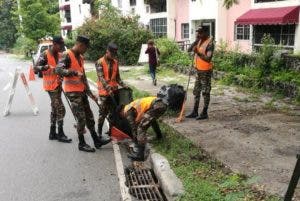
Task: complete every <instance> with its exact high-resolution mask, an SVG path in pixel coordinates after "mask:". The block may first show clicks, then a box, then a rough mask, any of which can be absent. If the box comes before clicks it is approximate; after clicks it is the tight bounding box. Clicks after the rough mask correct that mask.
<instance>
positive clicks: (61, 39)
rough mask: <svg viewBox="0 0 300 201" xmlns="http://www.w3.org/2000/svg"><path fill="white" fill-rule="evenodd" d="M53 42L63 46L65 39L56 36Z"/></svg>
mask: <svg viewBox="0 0 300 201" xmlns="http://www.w3.org/2000/svg"><path fill="white" fill-rule="evenodd" d="M52 42H53V43H57V44H60V45H63V44H64V39H63V38H62V37H61V36H54V37H53V40H52Z"/></svg>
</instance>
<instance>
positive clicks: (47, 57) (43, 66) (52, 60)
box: [34, 36, 72, 143]
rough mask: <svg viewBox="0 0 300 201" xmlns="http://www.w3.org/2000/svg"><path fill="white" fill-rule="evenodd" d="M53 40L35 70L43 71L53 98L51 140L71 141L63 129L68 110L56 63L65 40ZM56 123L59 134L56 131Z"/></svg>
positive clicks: (44, 79) (56, 38) (44, 82)
mask: <svg viewBox="0 0 300 201" xmlns="http://www.w3.org/2000/svg"><path fill="white" fill-rule="evenodd" d="M52 42H53V45H52V47H51V48H50V49H48V50H46V51H45V52H44V53H43V54H42V55H41V56H40V58H39V59H38V62H37V65H36V66H35V67H34V70H35V71H36V72H39V71H41V72H42V73H43V87H44V90H45V91H47V92H48V94H49V96H50V100H51V113H50V133H49V140H56V139H57V140H58V141H60V142H66V143H69V142H71V141H72V139H69V138H68V137H67V136H66V135H65V133H64V130H63V121H64V117H65V114H66V110H65V107H64V104H63V102H62V99H61V93H62V87H61V80H60V77H59V76H58V75H57V74H56V73H55V68H56V64H57V62H58V60H59V58H60V56H61V54H60V52H61V50H62V48H64V41H63V38H62V37H61V36H55V37H53V41H52ZM56 123H57V126H58V134H57V133H56Z"/></svg>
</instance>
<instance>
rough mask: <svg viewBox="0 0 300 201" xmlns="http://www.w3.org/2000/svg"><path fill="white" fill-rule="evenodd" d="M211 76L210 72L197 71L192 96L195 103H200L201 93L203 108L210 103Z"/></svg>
mask: <svg viewBox="0 0 300 201" xmlns="http://www.w3.org/2000/svg"><path fill="white" fill-rule="evenodd" d="M211 76H212V71H199V70H198V71H197V75H196V82H195V85H194V90H193V94H194V96H195V101H200V96H201V92H202V95H203V99H204V107H208V105H209V102H210V90H211Z"/></svg>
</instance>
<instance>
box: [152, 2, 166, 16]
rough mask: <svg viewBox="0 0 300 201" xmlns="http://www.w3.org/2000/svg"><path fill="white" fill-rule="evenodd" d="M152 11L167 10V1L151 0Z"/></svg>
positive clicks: (161, 11)
mask: <svg viewBox="0 0 300 201" xmlns="http://www.w3.org/2000/svg"><path fill="white" fill-rule="evenodd" d="M149 4H150V10H151V13H163V12H167V1H166V0H160V1H149Z"/></svg>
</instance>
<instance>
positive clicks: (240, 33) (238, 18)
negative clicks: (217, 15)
mask: <svg viewBox="0 0 300 201" xmlns="http://www.w3.org/2000/svg"><path fill="white" fill-rule="evenodd" d="M299 10H300V0H281V1H278V0H243V1H240V3H239V4H238V5H234V6H233V7H232V8H230V9H229V10H228V11H227V12H225V13H226V14H225V15H226V19H227V20H226V25H227V26H226V28H225V29H226V35H225V37H224V40H225V41H227V42H228V44H229V45H230V47H231V48H234V47H238V49H239V50H241V51H244V52H251V51H252V50H255V49H256V48H259V47H260V46H261V40H262V38H263V36H264V34H269V35H271V37H272V38H273V39H274V42H275V44H276V45H280V46H282V47H284V48H285V49H289V50H293V51H294V52H298V51H300V26H299V21H300V15H299Z"/></svg>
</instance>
